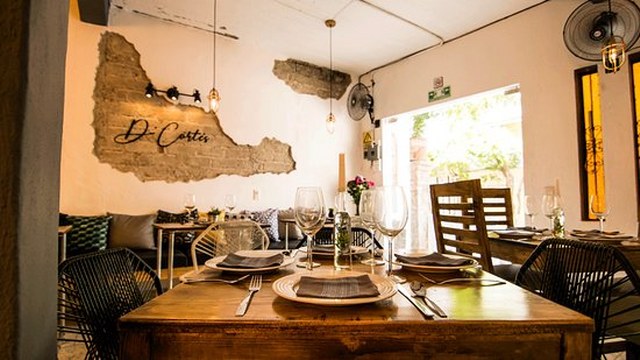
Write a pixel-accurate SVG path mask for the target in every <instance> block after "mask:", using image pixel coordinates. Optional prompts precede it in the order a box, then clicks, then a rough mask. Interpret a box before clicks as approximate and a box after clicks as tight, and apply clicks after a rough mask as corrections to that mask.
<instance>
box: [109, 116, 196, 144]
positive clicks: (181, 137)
mask: <svg viewBox="0 0 640 360" xmlns="http://www.w3.org/2000/svg"><path fill="white" fill-rule="evenodd" d="M179 128H180V125H179V124H178V123H177V122H175V121H173V122H170V123H168V124H167V125H165V126H163V127H162V128H160V131H157V129H158V128H157V127H153V129H150V128H149V121H147V120H145V119H133V120H131V123H130V124H129V128H128V129H127V131H126V132H124V133H122V134H117V135H116V136H115V137H114V138H113V141H115V142H116V143H118V144H123V145H125V144H131V143H133V142H136V141H138V140H140V139H142V138H144V137H145V136H151V137H155V140H156V144H158V146H159V147H161V148H166V147H169V146H171V145H173V144H175V143H176V142H178V141H186V142H202V143H204V144H206V143H207V142H209V135H207V134H206V133H205V132H203V131H201V130H200V129H195V130H194V131H179V130H178V129H179Z"/></svg>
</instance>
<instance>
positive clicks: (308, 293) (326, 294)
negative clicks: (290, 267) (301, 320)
mask: <svg viewBox="0 0 640 360" xmlns="http://www.w3.org/2000/svg"><path fill="white" fill-rule="evenodd" d="M296 295H297V296H304V297H316V298H330V299H350V298H362V297H374V296H379V295H380V292H379V291H378V288H377V287H376V286H375V285H374V284H373V282H372V281H371V279H370V278H369V275H366V274H364V275H359V276H345V277H340V278H331V279H327V278H318V277H312V276H302V277H300V282H299V283H298V291H296Z"/></svg>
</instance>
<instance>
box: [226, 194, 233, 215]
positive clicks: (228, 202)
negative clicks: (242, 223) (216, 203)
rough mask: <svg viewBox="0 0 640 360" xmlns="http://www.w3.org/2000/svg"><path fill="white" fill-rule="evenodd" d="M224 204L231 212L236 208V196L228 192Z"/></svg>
mask: <svg viewBox="0 0 640 360" xmlns="http://www.w3.org/2000/svg"><path fill="white" fill-rule="evenodd" d="M224 206H225V207H226V208H227V209H228V210H229V214H231V212H232V211H233V209H235V208H236V196H235V195H233V194H227V195H225V196H224Z"/></svg>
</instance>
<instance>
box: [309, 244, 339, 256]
mask: <svg viewBox="0 0 640 360" xmlns="http://www.w3.org/2000/svg"><path fill="white" fill-rule="evenodd" d="M311 251H313V252H314V253H322V254H333V252H334V251H335V250H334V246H333V244H331V245H316V246H314V247H313V248H312V249H311Z"/></svg>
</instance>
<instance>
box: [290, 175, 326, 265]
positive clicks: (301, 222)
mask: <svg viewBox="0 0 640 360" xmlns="http://www.w3.org/2000/svg"><path fill="white" fill-rule="evenodd" d="M293 214H294V218H295V220H296V224H297V225H298V226H299V227H300V229H302V232H304V233H305V234H306V235H307V261H306V263H305V262H300V263H298V264H296V266H298V267H306V268H307V270H313V268H314V267H318V266H320V264H318V263H314V262H313V241H314V238H313V237H314V235H315V234H316V233H317V232H318V230H320V229H321V228H322V226H324V222H325V220H326V208H325V205H324V196H323V195H322V189H320V188H319V187H316V186H312V187H299V188H298V190H297V191H296V200H295V204H294V207H293Z"/></svg>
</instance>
